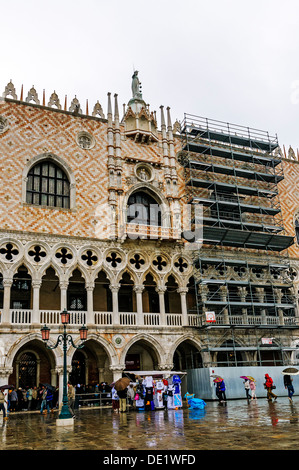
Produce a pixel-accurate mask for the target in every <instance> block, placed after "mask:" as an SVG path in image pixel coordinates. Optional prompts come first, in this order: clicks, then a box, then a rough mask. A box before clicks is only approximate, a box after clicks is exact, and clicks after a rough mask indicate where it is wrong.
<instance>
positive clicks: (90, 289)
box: [86, 283, 95, 326]
mask: <svg viewBox="0 0 299 470" xmlns="http://www.w3.org/2000/svg"><path fill="white" fill-rule="evenodd" d="M93 290H94V283H90V284H87V285H86V291H87V319H86V323H87V326H93V325H94V323H95V321H94V314H93Z"/></svg>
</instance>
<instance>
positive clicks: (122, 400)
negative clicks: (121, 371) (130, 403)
mask: <svg viewBox="0 0 299 470" xmlns="http://www.w3.org/2000/svg"><path fill="white" fill-rule="evenodd" d="M117 395H118V396H119V411H120V412H121V413H125V412H126V411H127V395H128V389H127V387H126V388H125V389H124V390H118V391H117Z"/></svg>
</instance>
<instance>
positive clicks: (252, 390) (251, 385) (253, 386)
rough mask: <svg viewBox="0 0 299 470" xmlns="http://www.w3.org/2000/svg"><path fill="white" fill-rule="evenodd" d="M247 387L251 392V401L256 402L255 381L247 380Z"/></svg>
mask: <svg viewBox="0 0 299 470" xmlns="http://www.w3.org/2000/svg"><path fill="white" fill-rule="evenodd" d="M249 387H250V391H251V400H253V399H254V400H257V397H256V385H255V381H254V380H249Z"/></svg>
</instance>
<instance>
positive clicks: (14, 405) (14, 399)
mask: <svg viewBox="0 0 299 470" xmlns="http://www.w3.org/2000/svg"><path fill="white" fill-rule="evenodd" d="M17 403H18V395H17V392H16V389H15V388H13V389H12V391H11V394H10V407H9V411H17Z"/></svg>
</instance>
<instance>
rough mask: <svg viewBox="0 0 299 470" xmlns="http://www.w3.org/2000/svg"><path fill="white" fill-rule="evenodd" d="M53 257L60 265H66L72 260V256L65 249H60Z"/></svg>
mask: <svg viewBox="0 0 299 470" xmlns="http://www.w3.org/2000/svg"><path fill="white" fill-rule="evenodd" d="M55 256H56V258H58V259H59V260H60V262H61V263H62V264H67V263H68V262H69V261H70V260H71V259H73V255H72V254H71V253H70V252H69V250H68V249H67V248H61V249H60V251H58V252H57V253H56V254H55Z"/></svg>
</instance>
